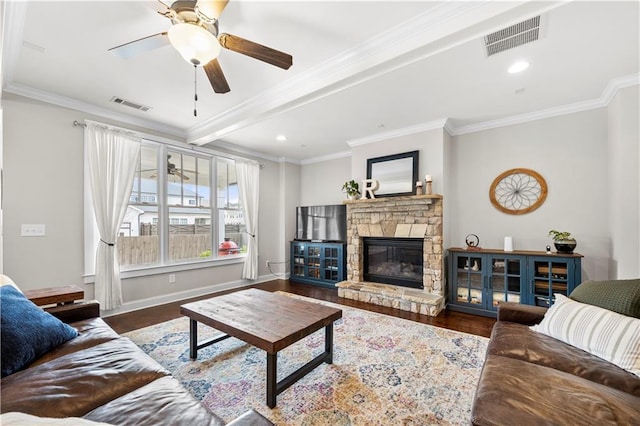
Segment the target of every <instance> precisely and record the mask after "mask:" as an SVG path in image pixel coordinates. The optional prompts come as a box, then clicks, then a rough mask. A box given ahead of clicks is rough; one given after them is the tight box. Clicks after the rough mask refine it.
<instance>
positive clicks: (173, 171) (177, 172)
mask: <svg viewBox="0 0 640 426" xmlns="http://www.w3.org/2000/svg"><path fill="white" fill-rule="evenodd" d="M170 159H171V154H169V155H167V175H173V176H178V177H179V178H182V179H183V180H189V176H187V175H186V174H184V173H183V172H191V173H196V171H195V170H183V169H178V168H177V167H176V165H175V164H174V163H172V162H171V161H169V160H170ZM140 171H141V172H142V173H144V172H151V171H152V172H153V173H152V174H151V176H149V178H151V179H155V178H157V177H158V174H157V173H155V171H156V169H145V170H140Z"/></svg>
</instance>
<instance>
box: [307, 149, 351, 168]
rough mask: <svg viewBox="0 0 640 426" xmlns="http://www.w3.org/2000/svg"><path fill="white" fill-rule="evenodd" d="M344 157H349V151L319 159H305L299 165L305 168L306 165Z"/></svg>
mask: <svg viewBox="0 0 640 426" xmlns="http://www.w3.org/2000/svg"><path fill="white" fill-rule="evenodd" d="M345 157H351V151H342V152H336V153H333V154H328V155H321V156H319V157H314V158H307V159H305V160H301V161H300V165H302V166H306V165H307V164H314V163H322V162H323V161H330V160H337V159H339V158H345Z"/></svg>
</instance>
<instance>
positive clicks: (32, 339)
mask: <svg viewBox="0 0 640 426" xmlns="http://www.w3.org/2000/svg"><path fill="white" fill-rule="evenodd" d="M0 323H2V324H1V326H2V327H1V330H0V339H1V342H0V352H1V355H2V358H0V364H2V377H4V376H8V375H9V374H13V373H15V372H16V371H19V370H22V369H23V368H25V367H27V366H28V365H29V364H31V363H32V362H33V361H35V360H36V359H38V358H40V357H41V356H42V355H44V354H45V353H47V352H49V351H50V350H52V349H53V348H55V347H57V346H59V345H61V344H63V343H64V342H66V341H67V340H71V339H73V338H74V337H76V336H77V335H78V331H77V330H76V329H75V328H73V327H71V326H69V325H67V324H65V323H63V322H62V321H60V320H59V319H58V318H56V317H54V316H53V315H51V314H50V313H48V312H45V311H44V310H42V309H41V308H39V307H37V306H36V305H35V304H34V303H33V302H32V301H30V300H29V299H27V298H26V297H25V296H24V295H23V294H22V293H20V292H19V291H18V290H16V289H15V288H14V287H12V286H9V285H4V286H2V287H0Z"/></svg>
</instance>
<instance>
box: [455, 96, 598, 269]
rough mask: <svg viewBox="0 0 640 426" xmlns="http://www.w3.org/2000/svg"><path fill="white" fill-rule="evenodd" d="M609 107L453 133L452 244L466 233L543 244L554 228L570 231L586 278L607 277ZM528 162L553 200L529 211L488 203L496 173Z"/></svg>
mask: <svg viewBox="0 0 640 426" xmlns="http://www.w3.org/2000/svg"><path fill="white" fill-rule="evenodd" d="M607 154H608V153H607V113H606V110H605V109H604V108H602V109H597V110H591V111H586V112H581V113H575V114H569V115H564V116H560V117H554V118H549V119H544V120H537V121H534V122H529V123H524V124H517V125H513V126H507V127H502V128H497V129H492V130H486V131H483V132H477V133H472V134H467V135H460V136H456V137H454V138H453V139H452V162H453V164H454V165H455V168H456V170H455V171H454V176H455V182H454V183H453V188H452V193H450V194H447V197H448V198H449V201H450V204H449V206H450V207H449V211H448V219H449V220H450V221H451V224H452V229H451V231H452V235H451V241H452V244H454V245H457V246H464V240H465V235H467V234H470V233H473V234H477V235H478V236H479V237H480V243H481V246H483V247H490V248H501V247H502V246H503V238H504V236H506V235H510V236H512V237H513V241H514V243H513V244H514V248H515V249H517V250H518V249H520V250H544V248H545V246H546V245H547V244H550V243H551V240H550V239H549V237H547V234H548V231H549V230H551V229H557V230H561V231H568V232H571V233H572V235H573V236H575V238H576V240H577V242H578V246H577V248H576V252H578V253H581V254H583V255H584V256H585V258H584V259H583V263H582V267H583V279H604V278H607V277H608V274H609V271H608V268H609V265H608V259H609V230H608V209H607V201H606V199H607V196H606V194H607V189H608V182H607V167H608V166H607ZM517 167H524V168H529V169H533V170H535V171H537V172H538V173H540V174H541V175H542V176H543V177H544V178H545V180H546V182H547V185H548V195H547V200H546V202H545V203H544V204H543V205H542V206H541V207H540V208H538V209H537V210H535V211H533V212H531V213H528V214H524V215H509V214H505V213H502V212H500V211H499V210H497V209H496V208H494V207H493V205H492V204H491V202H490V201H489V187H490V185H491V182H492V181H493V179H494V178H495V177H496V176H498V175H499V174H500V173H502V172H503V171H505V170H508V169H512V168H517Z"/></svg>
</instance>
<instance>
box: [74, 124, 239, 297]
mask: <svg viewBox="0 0 640 426" xmlns="http://www.w3.org/2000/svg"><path fill="white" fill-rule="evenodd" d="M139 134H140V135H141V136H142V138H143V141H142V142H143V144H145V143H147V144H157V146H158V164H159V167H158V194H157V197H158V206H159V207H158V213H159V215H158V216H159V218H158V223H157V226H158V229H159V232H158V238H159V239H160V241H159V242H160V260H159V262H158V263H157V264H153V265H133V266H129V267H127V268H126V269H124V268H123V269H122V270H121V271H120V276H121V277H122V278H133V277H142V276H150V275H156V274H164V273H170V272H178V271H184V270H191V269H200V268H209V267H212V266H222V265H229V264H235V263H243V262H244V261H245V258H246V254H244V253H241V254H237V255H226V256H224V257H222V256H220V257H218V254H217V253H218V250H217V244H215V243H214V242H215V241H218V240H219V238H220V232H219V230H218V227H217V226H214V224H217V223H219V212H220V210H219V209H218V200H217V196H218V193H217V191H218V189H217V185H216V178H217V174H216V163H217V161H216V160H217V159H218V158H225V159H229V160H233V161H235V157H233V156H230V155H229V154H225V153H220V152H216V151H213V150H209V149H206V148H200V147H198V148H196V147H194V146H191V145H187V144H184V143H181V142H177V141H174V140H171V139H165V138H161V137H157V136H152V135H147V134H141V133H139ZM168 150H172V151H182V152H183V153H184V154H188V155H195V156H200V157H210V160H211V169H210V177H211V194H210V198H211V200H210V204H211V205H210V207H209V208H210V209H211V225H212V226H211V241H212V244H211V245H212V247H211V251H212V257H211V258H209V259H186V260H176V261H169V260H167V259H166V256H167V253H168V244H169V238H168V229H169V224H168V219H169V206H168V203H167V197H166V190H167V188H166V186H167V170H166V167H162V164H164V163H163V162H166V158H167V157H166V155H167V151H168ZM198 154H199V155H198ZM87 164H88V162H87V158H86V153H85V158H84V275H83V278H84V283H85V284H90V283H93V282H94V281H95V252H96V247H97V243H98V240H99V237H98V230H97V226H96V223H95V215H94V210H93V202H92V199H91V186H90V185H89V179H90V178H89V170H88V167H87V166H86V165H87Z"/></svg>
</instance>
